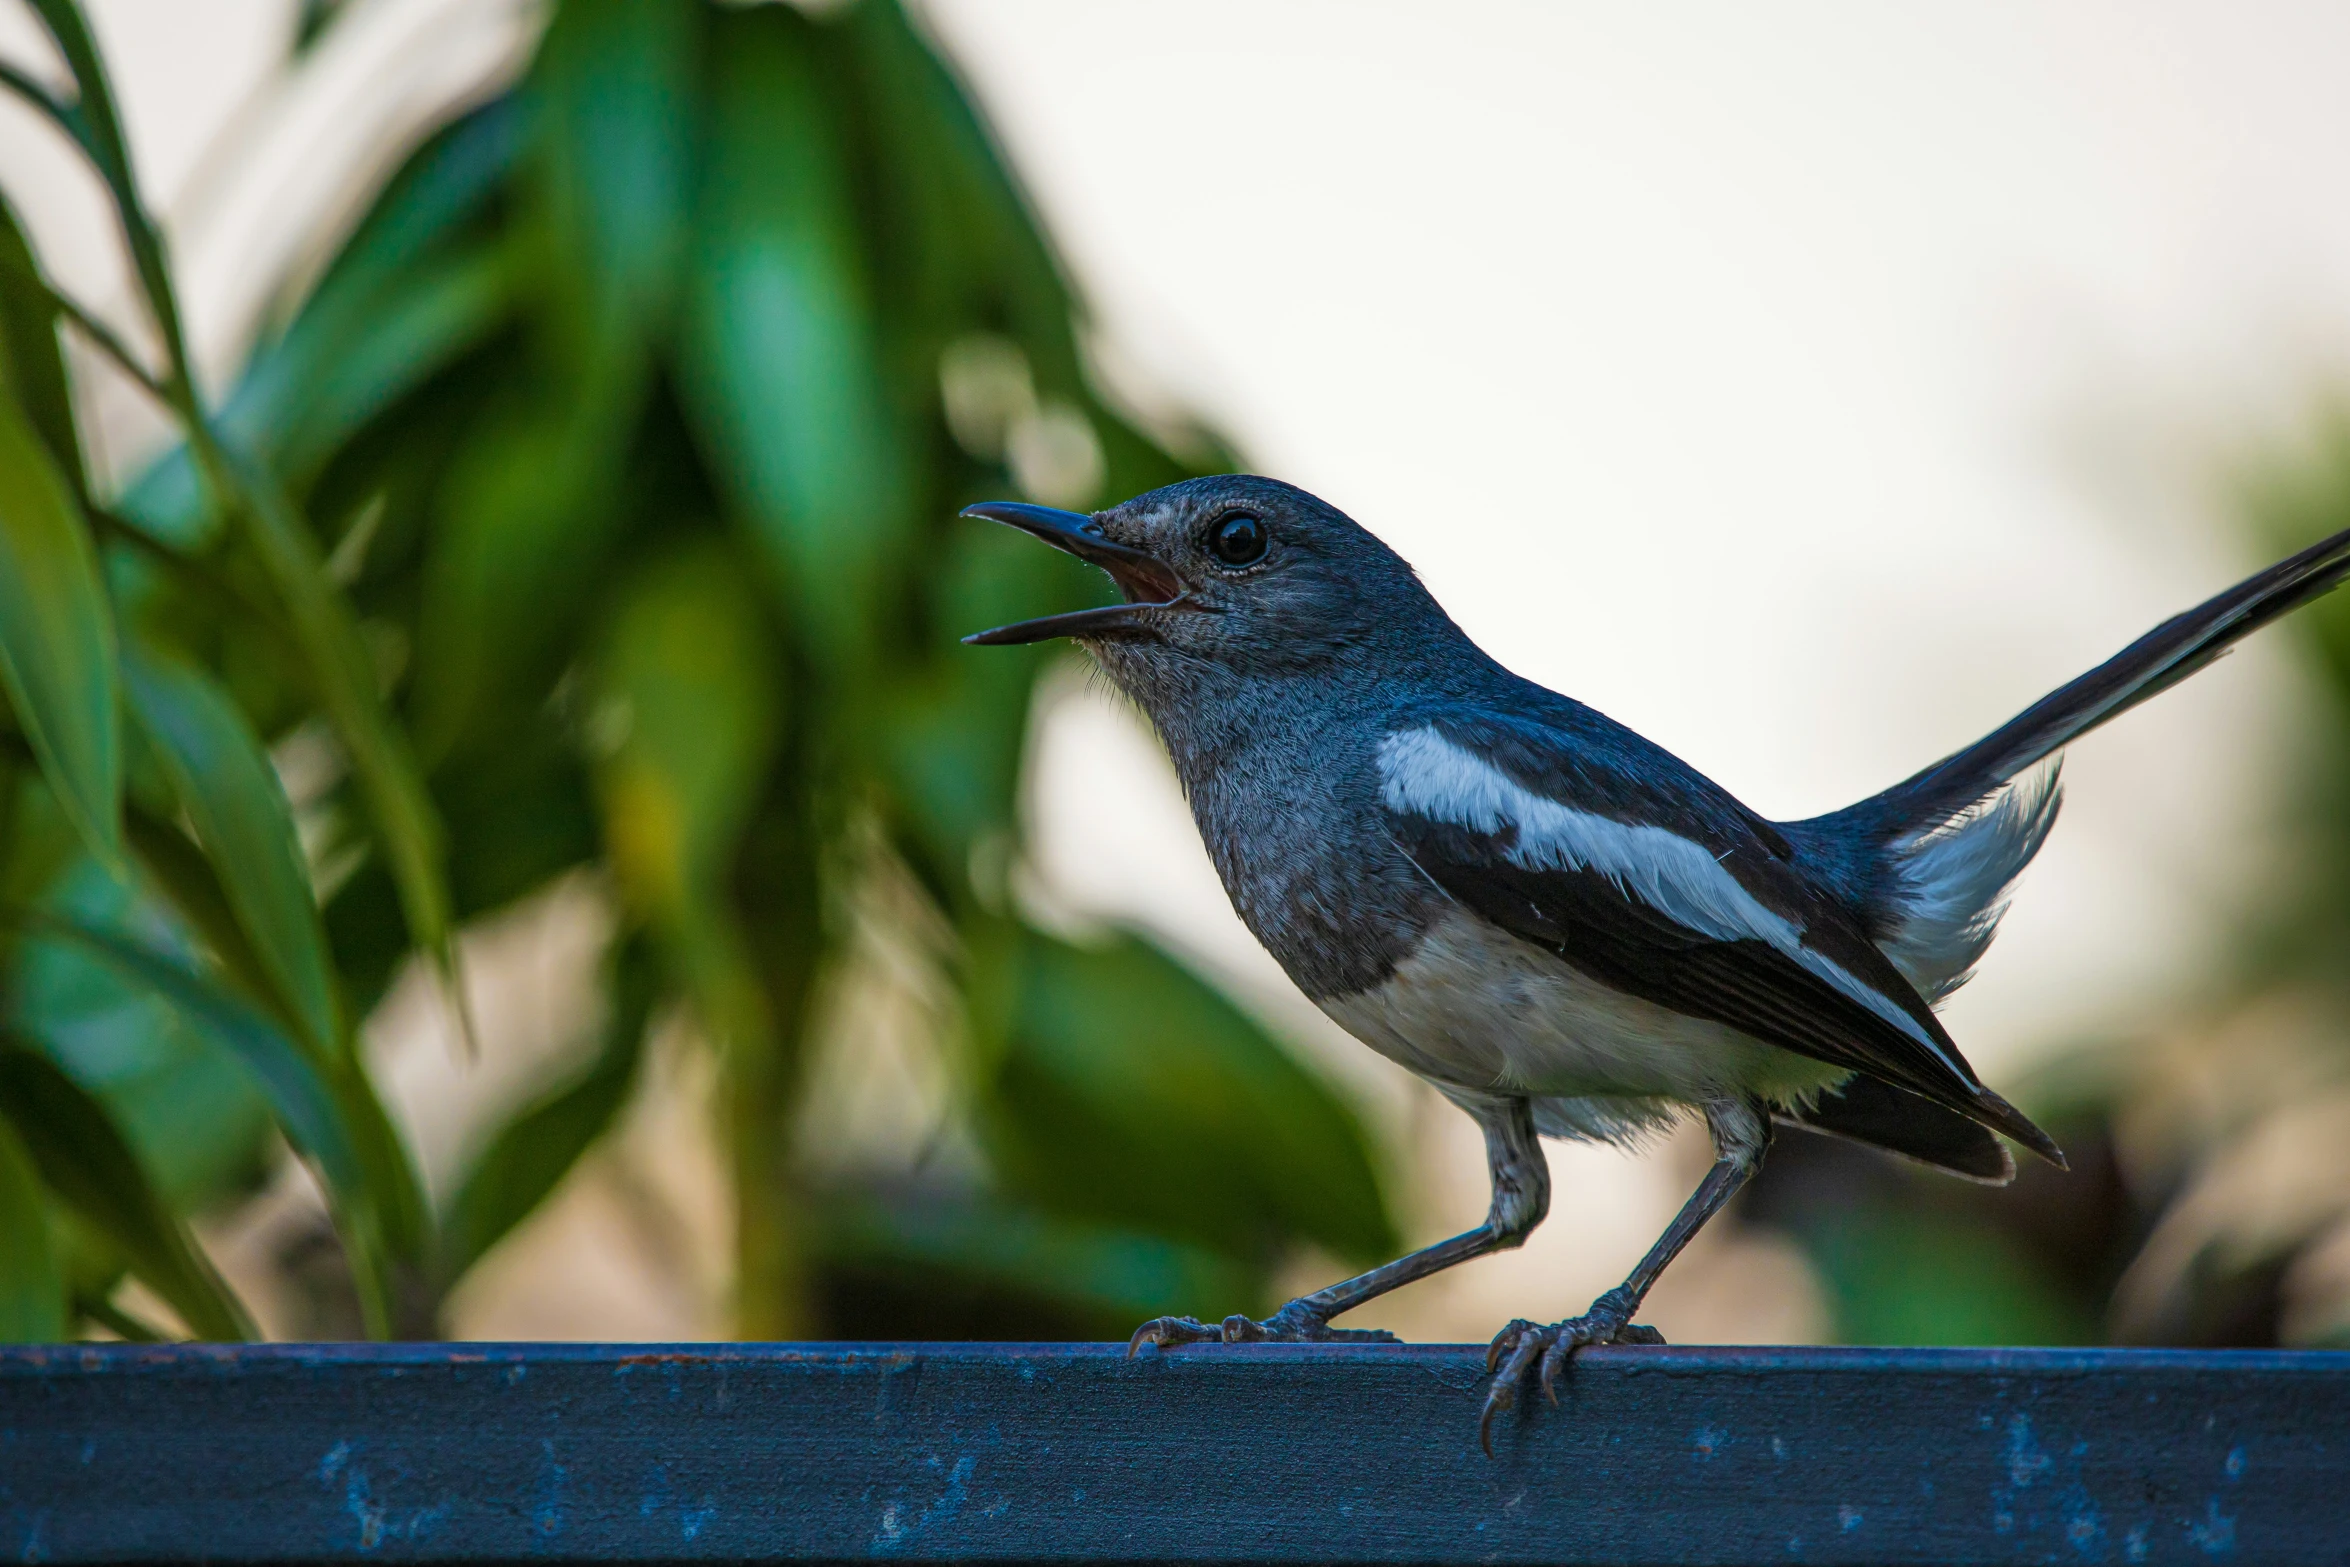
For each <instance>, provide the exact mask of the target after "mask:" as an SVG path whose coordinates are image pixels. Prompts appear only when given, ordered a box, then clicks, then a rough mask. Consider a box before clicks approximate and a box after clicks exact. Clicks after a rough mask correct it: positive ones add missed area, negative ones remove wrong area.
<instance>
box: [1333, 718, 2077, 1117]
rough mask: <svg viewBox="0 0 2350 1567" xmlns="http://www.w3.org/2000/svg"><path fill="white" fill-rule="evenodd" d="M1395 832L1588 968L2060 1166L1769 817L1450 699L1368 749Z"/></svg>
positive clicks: (1609, 753) (1644, 762) (1513, 923)
mask: <svg viewBox="0 0 2350 1567" xmlns="http://www.w3.org/2000/svg"><path fill="white" fill-rule="evenodd" d="M1378 761H1379V775H1380V787H1381V800H1382V804H1383V805H1384V807H1385V809H1386V812H1387V820H1388V829H1389V831H1390V832H1391V833H1392V834H1393V836H1394V838H1395V841H1396V843H1397V844H1398V845H1399V846H1401V847H1402V849H1403V850H1404V852H1405V853H1407V854H1408V855H1410V856H1411V858H1412V860H1413V862H1414V863H1415V864H1417V865H1418V866H1419V867H1420V869H1421V870H1422V871H1423V872H1425V873H1426V874H1427V876H1428V877H1429V879H1430V880H1432V881H1433V882H1435V883H1436V885H1437V886H1439V887H1441V888H1442V889H1443V890H1444V891H1445V892H1447V893H1448V894H1450V895H1451V896H1452V897H1453V898H1454V899H1455V900H1457V901H1458V902H1460V903H1461V904H1463V905H1465V906H1466V907H1467V908H1469V909H1471V910H1473V911H1475V912H1476V913H1477V914H1479V915H1481V916H1483V917H1484V918H1485V919H1487V920H1490V921H1492V922H1493V923H1494V924H1496V925H1499V926H1501V927H1502V928H1503V929H1505V930H1507V931H1510V932H1511V933H1513V934H1515V935H1517V936H1519V937H1521V938H1523V939H1524V940H1527V941H1529V942H1532V943H1534V944H1535V945H1537V946H1540V947H1543V948H1546V949H1548V950H1549V951H1551V952H1554V953H1556V954H1558V956H1559V957H1560V958H1561V959H1563V960H1564V961H1566V962H1567V963H1569V964H1571V965H1573V966H1574V967H1575V968H1577V969H1579V970H1581V971H1582V972H1584V973H1585V974H1587V975H1589V976H1590V977H1592V978H1593V979H1596V980H1598V981H1600V982H1601V983H1602V984H1606V985H1609V986H1612V987H1614V988H1615V989H1618V990H1621V991H1624V992H1626V993H1628V994H1631V995H1635V996H1639V997H1642V998H1643V999H1645V1000H1648V1001H1652V1002H1654V1003H1656V1004H1658V1005H1660V1006H1665V1007H1669V1008H1671V1009H1672V1010H1674V1011H1676V1012H1680V1013H1682V1014H1684V1015H1686V1016H1690V1017H1700V1018H1706V1019H1710V1020H1712V1021H1714V1022H1719V1023H1724V1024H1727V1025H1729V1026H1730V1027H1732V1028H1735V1029H1738V1030H1739V1031H1740V1032H1742V1033H1745V1034H1749V1035H1751V1036H1753V1037H1754V1038H1756V1039H1760V1040H1763V1041H1764V1042H1766V1043H1769V1044H1773V1045H1777V1046H1779V1047H1781V1048H1782V1049H1786V1050H1792V1051H1795V1052H1796V1053H1798V1054H1800V1055H1805V1056H1810V1057H1812V1058H1814V1059H1816V1060H1820V1061H1825V1062H1828V1063H1830V1064H1832V1065H1835V1066H1842V1067H1850V1068H1853V1069H1855V1070H1858V1071H1862V1072H1866V1073H1868V1074H1870V1075H1871V1076H1873V1077H1878V1078H1881V1079H1883V1080H1885V1081H1886V1082H1889V1083H1892V1084H1894V1085H1896V1086H1898V1087H1901V1088H1905V1089H1907V1090H1909V1091H1910V1092H1911V1093H1914V1094H1918V1095H1921V1096H1923V1097H1925V1098H1928V1099H1931V1100H1933V1101H1935V1102H1936V1103H1939V1104H1943V1105H1946V1106H1948V1107H1950V1108H1951V1109H1954V1110H1957V1111H1958V1112H1960V1113H1961V1114H1963V1115H1966V1116H1967V1117H1969V1118H1970V1119H1973V1120H1976V1121H1979V1122H1981V1123H1982V1124H1984V1125H1987V1126H1991V1127H1994V1128H1995V1129H1997V1130H1999V1131H2002V1132H2005V1133H2007V1134H2008V1135H2009V1136H2011V1137H2014V1138H2015V1139H2016V1140H2018V1141H2019V1142H2022V1143H2024V1144H2025V1145H2026V1146H2027V1147H2031V1148H2033V1149H2034V1150H2035V1151H2036V1152H2040V1153H2043V1154H2045V1155H2047V1156H2048V1157H2050V1158H2052V1159H2059V1160H2061V1157H2062V1156H2061V1155H2060V1154H2058V1153H2057V1151H2056V1147H2055V1144H2054V1143H2052V1142H2050V1141H2049V1139H2048V1137H2047V1135H2046V1134H2045V1133H2043V1132H2041V1131H2040V1130H2039V1128H2037V1127H2035V1126H2033V1125H2032V1124H2031V1122H2029V1121H2027V1120H2025V1119H2024V1117H2023V1116H2022V1115H2020V1114H2019V1113H2017V1112H2016V1111H2015V1110H2014V1109H2013V1108H2012V1107H2011V1106H2009V1105H2008V1104H2007V1102H2006V1101H2005V1100H2003V1099H2001V1098H2000V1097H1999V1096H1998V1095H1996V1094H1994V1093H1992V1092H1991V1091H1990V1090H1989V1089H1987V1088H1985V1087H1984V1086H1983V1084H1982V1082H1981V1080H1980V1079H1978V1078H1977V1077H1976V1076H1975V1073H1974V1070H1973V1068H1971V1067H1969V1066H1968V1065H1967V1063H1966V1059H1965V1058H1964V1057H1963V1056H1961V1055H1960V1054H1959V1052H1958V1047H1957V1045H1956V1044H1954V1043H1953V1042H1952V1041H1951V1038H1950V1036H1949V1034H1948V1033H1947V1032H1946V1031H1944V1029H1943V1027H1942V1025H1941V1022H1940V1021H1939V1020H1938V1019H1937V1018H1936V1017H1935V1016H1934V1012H1933V1009H1932V1008H1931V1007H1929V1006H1928V1005H1927V1004H1926V1002H1925V1001H1924V999H1923V998H1921V997H1920V996H1919V995H1918V993H1917V991H1916V990H1915V989H1914V988H1912V987H1911V986H1910V984H1909V983H1908V981H1906V980H1904V979H1903V978H1902V977H1901V975H1900V973H1899V972H1898V971H1897V970H1895V969H1894V967H1893V965H1892V964H1891V963H1890V962H1889V961H1888V960H1887V959H1886V958H1885V955H1884V954H1883V953H1882V952H1880V951H1878V950H1877V948H1876V947H1875V946H1874V945H1873V944H1871V942H1870V941H1869V940H1868V938H1867V936H1866V935H1865V933H1864V932H1863V931H1862V930H1861V928H1860V926H1859V924H1858V922H1857V921H1856V920H1855V919H1854V917H1853V916H1852V915H1851V914H1850V913H1848V912H1846V911H1845V910H1843V909H1841V908H1840V907H1839V906H1838V905H1837V904H1836V902H1835V901H1834V899H1833V898H1831V897H1830V896H1828V895H1827V894H1825V893H1824V892H1822V891H1820V890H1819V889H1816V888H1814V887H1812V886H1811V885H1810V883H1809V882H1807V881H1806V880H1805V878H1804V877H1803V876H1802V874H1801V873H1800V871H1798V870H1797V869H1796V867H1795V865H1794V863H1793V861H1792V857H1791V855H1790V853H1789V850H1788V848H1787V845H1786V843H1785V841H1784V840H1783V839H1781V838H1780V837H1779V836H1778V834H1777V833H1776V832H1775V831H1774V830H1773V829H1772V828H1771V826H1770V824H1769V823H1767V822H1765V821H1763V820H1762V819H1761V818H1759V817H1757V816H1755V815H1753V814H1752V813H1751V812H1749V811H1747V810H1745V809H1744V808H1743V807H1742V806H1740V805H1738V804H1737V802H1736V801H1734V800H1732V799H1731V798H1730V797H1729V796H1728V795H1726V794H1724V793H1722V792H1721V791H1720V790H1719V789H1717V788H1715V787H1713V786H1712V785H1710V784H1708V783H1707V782H1706V781H1705V780H1703V779H1702V778H1700V777H1698V776H1697V775H1696V774H1694V773H1690V772H1688V771H1687V770H1686V769H1681V768H1679V767H1678V765H1677V764H1672V765H1673V770H1672V771H1671V772H1669V773H1666V772H1660V768H1661V767H1662V766H1663V765H1664V764H1665V762H1666V759H1665V758H1663V757H1662V755H1661V753H1658V754H1656V755H1655V756H1654V757H1653V758H1649V757H1646V756H1640V757H1634V756H1628V755H1625V754H1623V753H1622V752H1621V750H1620V749H1618V748H1615V747H1611V746H1609V745H1607V744H1604V743H1603V744H1592V743H1588V742H1586V741H1584V740H1583V739H1581V738H1580V737H1577V736H1574V735H1570V734H1567V733H1564V732H1561V731H1560V730H1558V729H1555V728H1551V727H1548V726H1545V725H1538V724H1532V723H1527V722H1524V721H1521V720H1517V719H1514V718H1506V717H1502V716H1500V715H1498V714H1493V713H1490V712H1487V711H1465V710H1463V709H1460V708H1446V709H1444V710H1443V711H1441V712H1438V713H1432V714H1428V715H1425V716H1423V717H1417V718H1414V719H1411V720H1409V721H1407V722H1406V723H1404V724H1402V725H1399V726H1398V727H1397V728H1395V729H1394V730H1393V731H1391V732H1390V733H1389V734H1387V735H1386V737H1385V738H1384V740H1383V741H1382V743H1381V745H1380V749H1379V757H1378Z"/></svg>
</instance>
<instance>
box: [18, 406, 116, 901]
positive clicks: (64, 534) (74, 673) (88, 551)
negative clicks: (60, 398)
mask: <svg viewBox="0 0 2350 1567" xmlns="http://www.w3.org/2000/svg"><path fill="white" fill-rule="evenodd" d="M80 510H81V509H80V507H79V506H77V505H76V504H75V503H74V499H73V491H72V489H71V488H70V487H69V486H68V485H67V484H66V483H65V480H64V479H63V477H62V476H61V475H60V474H59V473H58V471H57V464H56V462H55V461H54V460H53V459H52V458H51V457H50V455H49V451H48V448H47V447H45V446H44V445H43V444H42V443H41V440H40V438H39V437H38V436H36V435H35V434H34V433H33V431H32V427H31V426H30V425H29V424H27V423H26V421H25V416H24V413H23V410H22V409H21V408H20V407H19V405H18V404H17V402H16V400H15V399H14V398H13V397H9V396H7V395H5V393H0V686H5V688H6V690H7V694H8V700H9V703H10V705H11V706H12V707H13V708H14V710H15V712H16V719H17V723H18V724H19V725H20V726H21V727H22V728H23V730H24V733H25V738H26V739H27V740H29V741H30V742H31V743H32V747H33V753H34V755H35V756H37V757H38V758H39V759H40V763H41V772H42V776H43V777H45V778H46V779H47V780H48V782H49V787H50V788H51V789H52V790H54V791H55V793H56V795H57V801H58V804H59V805H60V806H61V807H62V808H63V809H64V811H65V813H66V815H67V817H68V818H69V819H70V820H71V821H72V822H73V824H74V827H75V828H76V829H77V830H78V831H79V832H80V833H81V835H82V837H83V839H84V841H86V842H87V843H88V844H89V845H90V849H91V852H92V853H94V854H96V855H97V856H98V857H99V858H100V859H101V860H103V861H104V862H105V863H106V864H107V865H108V866H110V867H114V866H120V865H121V864H122V824H121V816H122V748H121V737H120V735H119V734H118V732H117V730H116V724H117V721H118V720H117V717H116V712H115V644H114V617H113V613H112V611H111V610H110V609H109V608H108V606H107V602H106V594H105V591H104V589H103V588H101V587H100V585H99V580H98V561H97V556H96V553H95V552H94V551H93V550H92V548H91V546H90V536H89V530H88V527H87V525H86V524H85V523H84V522H83V521H82V518H81V515H80Z"/></svg>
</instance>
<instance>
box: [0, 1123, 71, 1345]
mask: <svg viewBox="0 0 2350 1567" xmlns="http://www.w3.org/2000/svg"><path fill="white" fill-rule="evenodd" d="M64 1337H65V1265H64V1263H63V1262H62V1261H61V1260H60V1259H59V1257H58V1255H57V1243H56V1238H55V1237H54V1236H52V1235H51V1234H50V1233H49V1197H48V1193H46V1192H45V1191H43V1190H42V1189H41V1178H40V1176H39V1175H38V1174H37V1173H36V1172H35V1168H34V1165H33V1158H32V1155H31V1154H29V1153H27V1152H26V1151H25V1146H24V1143H23V1141H22V1140H20V1139H19V1138H18V1137H17V1135H16V1129H15V1128H14V1127H13V1126H10V1125H9V1124H7V1123H6V1122H4V1121H0V1344H54V1343H56V1342H58V1341H59V1340H61V1339H63V1338H64Z"/></svg>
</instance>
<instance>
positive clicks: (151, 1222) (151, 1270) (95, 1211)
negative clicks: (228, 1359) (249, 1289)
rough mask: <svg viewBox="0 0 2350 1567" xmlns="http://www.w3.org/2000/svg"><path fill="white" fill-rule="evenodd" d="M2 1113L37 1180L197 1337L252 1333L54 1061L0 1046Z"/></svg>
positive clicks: (99, 1115)
mask: <svg viewBox="0 0 2350 1567" xmlns="http://www.w3.org/2000/svg"><path fill="white" fill-rule="evenodd" d="M0 1116H4V1117H5V1118H6V1119H8V1120H10V1121H12V1122H14V1124H15V1127H16V1132H17V1135H18V1137H19V1138H21V1139H22V1141H23V1145H24V1147H25V1149H26V1151H27V1152H28V1153H29V1154H30V1155H31V1156H32V1159H33V1162H34V1164H35V1166H36V1167H37V1168H38V1169H39V1170H40V1173H41V1178H42V1179H43V1180H44V1181H45V1182H47V1183H48V1186H49V1189H50V1190H51V1191H53V1192H55V1193H56V1194H57V1195H58V1197H59V1198H60V1199H62V1200H63V1201H64V1202H65V1203H66V1204H67V1205H68V1206H69V1207H71V1208H72V1209H73V1210H74V1211H75V1212H76V1213H78V1214H80V1215H81V1217H82V1219H83V1221H84V1222H85V1223H87V1224H89V1225H90V1226H91V1227H92V1228H94V1229H95V1230H97V1231H98V1232H99V1234H101V1235H103V1236H104V1237H105V1238H106V1240H107V1241H108V1242H110V1243H111V1244H112V1245H113V1246H114V1247H115V1248H116V1249H117V1250H119V1251H120V1252H121V1253H122V1255H123V1257H124V1258H125V1259H126V1260H127V1261H128V1262H129V1264H130V1266H131V1268H132V1270H133V1271H134V1272H136V1273H137V1274H138V1275H139V1277H140V1278H141V1279H143V1280H145V1281H146V1283H147V1285H148V1286H149V1287H150V1288H152V1289H153V1290H154V1291H155V1293H156V1294H158V1295H160V1296H162V1297H163V1298H164V1299H165V1300H166V1301H168V1302H170V1304H171V1307H172V1309H173V1310H174V1311H177V1312H178V1313H179V1314H180V1316H181V1318H182V1319H183V1320H185V1321H186V1323H187V1324H188V1326H189V1327H191V1328H193V1329H194V1330H195V1332H196V1335H197V1336H198V1337H199V1338H208V1339H249V1338H252V1337H253V1336H254V1334H253V1326H252V1323H251V1321H250V1320H249V1319H248V1318H247V1317H246V1315H245V1312H244V1310H243V1308H242V1307H241V1306H239V1305H238V1303H237V1301H236V1298H235V1297H234V1296H233V1295H231V1294H230V1293H229V1289H228V1286H227V1285H226V1284H224V1283H222V1282H221V1279H220V1276H219V1275H218V1274H217V1273H215V1272H214V1271H213V1269H212V1265H211V1263H210V1262H208V1261H207V1260H206V1259H205V1257H204V1254H203V1253H202V1252H201V1251H199V1250H198V1249H197V1247H196V1244H195V1242H194V1241H193V1240H192V1239H190V1237H189V1235H188V1233H187V1229H186V1227H185V1226H184V1225H182V1224H181V1223H180V1222H179V1220H178V1219H177V1218H176V1217H175V1216H174V1215H173V1214H172V1212H171V1210H170V1209H169V1208H168V1207H166V1206H165V1205H164V1203H163V1200H162V1198H160V1197H159V1196H158V1195H157V1194H156V1192H155V1188H154V1186H153V1185H152V1183H150V1182H149V1181H148V1179H147V1172H146V1171H145V1170H144V1169H142V1168H141V1167H140V1164H139V1161H138V1157H137V1155H135V1154H133V1153H132V1152H131V1149H130V1145H129V1144H128V1143H126V1142H124V1141H123V1138H122V1134H121V1133H119V1132H117V1131H116V1130H115V1129H114V1123H113V1121H112V1120H111V1119H110V1118H109V1117H108V1115H107V1113H106V1110H105V1108H104V1107H103V1106H102V1105H100V1104H99V1103H98V1101H97V1100H96V1099H95V1098H93V1097H91V1095H90V1094H89V1092H88V1091H87V1090H85V1089H84V1088H83V1087H82V1086H81V1085H80V1084H79V1083H76V1082H75V1081H74V1080H73V1079H72V1078H70V1077H68V1076H66V1075H65V1073H63V1072H62V1071H60V1070H58V1068H57V1066H56V1064H55V1063H54V1062H52V1061H50V1060H49V1059H48V1057H46V1056H44V1055H41V1054H39V1053H37V1052H35V1051H32V1050H28V1049H26V1048H24V1047H23V1046H21V1045H15V1044H8V1043H0Z"/></svg>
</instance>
